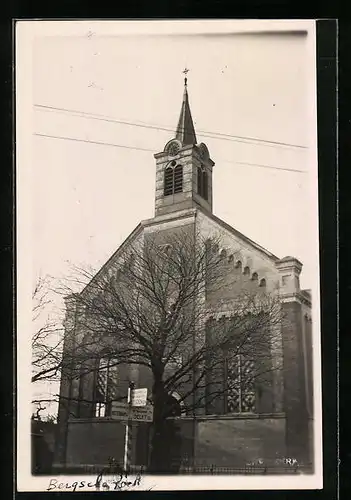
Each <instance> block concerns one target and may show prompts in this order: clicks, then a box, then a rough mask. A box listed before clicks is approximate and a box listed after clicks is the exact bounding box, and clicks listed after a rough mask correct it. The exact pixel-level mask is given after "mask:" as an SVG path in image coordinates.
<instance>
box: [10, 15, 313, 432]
mask: <svg viewBox="0 0 351 500" xmlns="http://www.w3.org/2000/svg"><path fill="white" fill-rule="evenodd" d="M16 38H17V52H16V78H17V88H16V106H17V148H16V159H17V166H16V168H17V248H18V259H17V276H18V277H17V282H18V290H19V292H18V308H19V310H20V311H21V314H20V315H19V316H18V332H19V334H18V341H19V344H20V345H21V349H19V351H18V356H17V364H18V366H19V367H26V366H27V367H28V369H29V367H30V349H26V346H28V347H29V342H30V336H28V334H27V333H28V319H29V321H30V317H31V291H32V286H33V285H34V283H35V282H36V281H37V279H38V276H46V275H50V276H53V277H54V280H56V279H61V278H62V277H65V276H66V275H67V274H68V273H70V270H71V267H72V265H78V266H79V265H83V266H89V267H94V268H96V269H98V268H99V267H100V266H102V265H103V264H104V263H105V262H106V260H107V259H108V258H109V257H110V256H111V255H112V254H113V253H114V251H115V250H116V249H117V248H118V246H119V245H120V244H121V243H122V241H124V240H125V239H126V238H127V236H128V235H129V234H130V233H131V231H132V230H133V229H134V228H135V226H136V225H137V224H138V223H139V222H140V221H141V220H143V219H148V218H151V217H153V216H154V195H155V159H154V157H153V154H154V153H157V152H160V151H162V150H163V148H164V146H165V144H166V143H167V142H168V141H169V140H170V139H171V138H173V137H174V131H175V128H176V125H177V121H178V117H179V113H180V108H181V102H182V95H183V78H184V74H183V73H182V72H183V70H184V69H185V68H188V69H189V73H188V75H187V77H188V93H189V100H190V107H191V111H192V116H193V120H194V124H195V129H196V133H197V138H198V142H204V143H205V144H206V145H207V147H208V149H209V151H210V155H211V158H212V160H213V161H214V162H215V166H214V169H213V212H214V214H215V215H216V216H218V217H220V218H222V219H223V220H224V221H225V222H226V223H228V224H230V225H231V226H233V227H234V228H235V229H237V230H239V231H240V232H242V233H243V234H245V235H246V236H247V237H249V238H251V239H252V240H254V241H256V242H257V243H258V244H259V245H261V246H263V247H265V248H266V249H267V250H269V251H270V252H272V253H274V254H275V255H277V256H278V257H281V258H282V257H284V256H286V255H292V256H295V257H297V258H298V259H299V260H300V261H301V262H302V263H303V270H302V274H301V280H300V282H301V287H302V288H312V291H313V292H315V291H316V290H317V289H318V199H317V161H316V153H317V150H316V84H315V54H314V50H315V48H314V46H315V35H314V23H313V21H261V20H254V21H233V20H225V21H204V20H203V21H201V22H199V21H147V22H144V21H138V22H135V21H122V22H114V21H107V22H92V21H79V22H73V21H72V22H63V21H60V22H48V21H45V22H35V21H34V22H23V23H22V22H20V23H18V24H17V37H16ZM317 295H319V294H317ZM314 296H316V295H314ZM60 306H62V302H61V303H58V307H59V309H60ZM25 311H27V315H26V314H25ZM22 313H23V314H22ZM26 332H27V333H26ZM317 350H318V349H317ZM23 380H24V382H23ZM26 380H27V383H28V380H29V378H28V377H27V376H25V377H22V378H21V377H20V385H19V390H18V397H19V404H21V402H22V403H25V400H26V399H25V398H28V396H27V395H26V394H28V392H26V389H25V388H24V386H23V385H21V384H22V383H25V381H26ZM46 389H47V390H48V392H50V391H52V388H48V387H47V388H46ZM40 390H41V394H43V393H44V392H45V391H44V389H43V388H42V389H40ZM21 415H22V418H23V419H25V417H24V416H23V415H24V413H23V412H22V413H21ZM24 421H25V420H24ZM28 435H29V433H28ZM26 439H29V438H28V436H27V434H26V433H25V432H24V433H23V434H22V435H21V436H20V437H19V442H22V441H23V442H24V440H26Z"/></svg>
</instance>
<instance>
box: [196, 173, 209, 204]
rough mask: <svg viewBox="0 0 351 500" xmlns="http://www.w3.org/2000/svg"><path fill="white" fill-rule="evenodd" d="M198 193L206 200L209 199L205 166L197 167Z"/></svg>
mask: <svg viewBox="0 0 351 500" xmlns="http://www.w3.org/2000/svg"><path fill="white" fill-rule="evenodd" d="M197 192H198V194H199V195H200V196H202V198H204V199H205V200H207V199H208V175H207V172H206V170H205V168H204V166H203V165H201V167H197Z"/></svg>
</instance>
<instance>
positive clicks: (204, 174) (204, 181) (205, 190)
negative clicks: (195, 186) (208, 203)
mask: <svg viewBox="0 0 351 500" xmlns="http://www.w3.org/2000/svg"><path fill="white" fill-rule="evenodd" d="M202 197H203V198H204V199H205V200H208V175H207V172H206V170H204V171H203V172H202Z"/></svg>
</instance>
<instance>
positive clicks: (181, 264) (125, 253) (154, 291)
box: [53, 229, 282, 471]
mask: <svg viewBox="0 0 351 500" xmlns="http://www.w3.org/2000/svg"><path fill="white" fill-rule="evenodd" d="M219 246H220V241H218V240H215V239H212V240H206V241H205V240H203V238H202V237H201V236H200V235H199V234H194V233H193V232H190V231H189V230H185V229H184V230H179V231H178V232H173V233H172V234H171V235H169V234H167V236H164V235H163V233H162V232H160V233H157V232H156V233H153V234H146V235H145V236H144V238H143V239H141V240H137V241H136V242H134V243H133V244H129V245H128V246H127V247H126V248H123V247H122V248H121V249H120V250H119V252H118V254H117V260H116V262H115V263H110V266H109V269H107V267H106V268H103V269H102V270H101V271H100V272H99V273H97V274H94V273H92V272H91V271H86V270H84V269H80V270H78V271H79V272H78V277H77V276H76V277H75V278H72V280H73V281H71V283H69V282H67V283H65V285H64V287H63V289H62V290H61V291H64V292H65V293H67V292H69V291H70V289H71V286H72V285H73V283H74V286H76V285H77V283H79V284H80V285H81V286H82V287H83V289H82V291H81V293H76V294H74V296H73V299H74V302H75V307H76V309H75V311H76V312H75V319H74V320H73V322H74V327H73V328H71V340H70V344H69V345H70V347H69V348H67V346H66V349H65V356H64V364H65V371H66V373H68V374H69V375H68V376H69V377H71V378H77V377H78V376H82V373H88V372H89V371H91V370H93V369H95V368H96V362H97V360H98V359H101V358H103V359H110V360H113V363H114V364H116V365H119V364H124V365H129V366H132V365H135V366H138V367H139V368H140V369H144V370H146V372H148V373H150V374H151V377H152V394H151V401H152V404H153V408H154V417H153V426H152V427H153V432H152V441H151V466H150V468H151V470H153V471H161V470H162V468H163V467H164V463H165V453H164V451H165V448H166V447H165V444H164V436H165V432H166V427H167V419H168V417H170V416H172V415H174V414H175V410H176V408H178V406H177V405H175V404H174V399H173V398H172V394H173V393H175V392H177V393H178V395H180V399H179V400H178V404H181V406H182V409H183V411H184V412H186V413H187V414H189V413H190V414H192V413H193V412H194V411H198V410H199V409H200V408H206V409H207V411H209V409H210V408H211V405H212V404H213V403H214V402H215V401H216V400H218V398H220V397H228V394H229V393H230V391H232V392H233V391H235V390H236V388H237V389H238V390H239V389H240V390H242V389H243V387H244V385H243V383H244V381H243V380H242V375H241V374H240V373H239V372H238V373H237V376H235V369H236V368H235V367H236V366H237V360H238V359H239V357H240V358H241V359H243V360H245V362H248V363H250V362H251V365H252V367H253V368H252V369H251V370H250V372H249V373H247V374H246V378H245V384H247V385H246V387H250V386H251V385H252V381H253V379H255V380H258V381H260V380H264V379H265V377H267V376H268V374H269V373H271V372H272V370H274V369H279V367H278V365H277V363H275V364H272V350H274V349H275V348H279V342H280V340H279V338H280V337H279V335H278V334H277V332H279V331H280V324H281V321H282V317H281V308H280V304H279V299H278V298H277V297H276V296H274V295H271V294H267V293H265V292H264V290H262V289H260V288H259V287H258V285H257V283H254V282H252V283H248V289H246V291H245V292H244V291H243V290H242V289H241V288H240V287H239V288H238V289H236V288H235V287H234V283H233V280H230V279H228V266H227V261H225V259H223V256H222V255H220V253H219V252H218V248H219ZM235 290H237V291H235ZM224 291H226V292H227V293H225V294H224ZM216 295H217V296H219V295H221V296H223V295H225V296H226V297H227V299H226V300H225V301H222V303H220V304H219V303H218V301H217V303H216V304H215V305H213V307H212V308H211V304H210V300H209V297H211V296H212V297H215V296H216ZM218 310H220V311H224V312H225V314H224V318H223V319H222V320H219V321H217V318H216V315H217V314H218ZM66 335H67V333H66ZM225 367H227V368H225ZM223 370H224V371H225V370H229V371H230V370H231V373H232V375H233V376H232V377H229V376H226V377H225V383H224V382H223V380H224V378H223V373H224V372H223ZM53 372H54V370H53ZM250 384H251V385H250ZM111 397H113V396H111Z"/></svg>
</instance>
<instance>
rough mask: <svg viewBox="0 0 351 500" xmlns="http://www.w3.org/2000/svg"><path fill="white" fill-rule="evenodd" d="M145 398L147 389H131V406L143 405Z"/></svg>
mask: <svg viewBox="0 0 351 500" xmlns="http://www.w3.org/2000/svg"><path fill="white" fill-rule="evenodd" d="M146 399H147V389H146V388H143V389H133V390H132V401H131V403H132V406H145V405H146Z"/></svg>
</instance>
